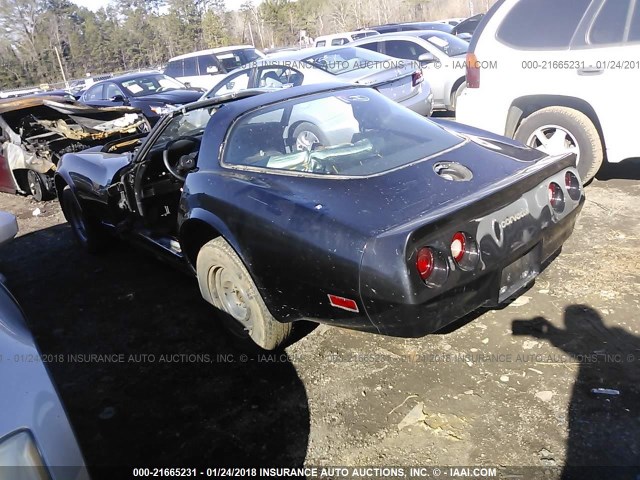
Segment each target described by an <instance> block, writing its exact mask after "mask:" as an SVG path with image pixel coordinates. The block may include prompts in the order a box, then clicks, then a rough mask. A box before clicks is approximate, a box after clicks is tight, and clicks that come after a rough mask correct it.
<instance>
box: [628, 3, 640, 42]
mask: <svg viewBox="0 0 640 480" xmlns="http://www.w3.org/2000/svg"><path fill="white" fill-rule="evenodd" d="M628 41H629V42H640V2H636V8H635V10H634V12H633V17H631V30H630V31H629V39H628Z"/></svg>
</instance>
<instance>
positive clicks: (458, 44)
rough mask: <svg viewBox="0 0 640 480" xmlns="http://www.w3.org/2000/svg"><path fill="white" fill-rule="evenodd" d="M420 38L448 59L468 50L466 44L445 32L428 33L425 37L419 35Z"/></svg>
mask: <svg viewBox="0 0 640 480" xmlns="http://www.w3.org/2000/svg"><path fill="white" fill-rule="evenodd" d="M420 38H422V39H423V40H426V41H427V42H429V43H430V44H431V45H433V46H434V47H436V48H437V49H438V50H440V51H441V52H442V53H444V54H445V55H447V56H449V57H455V56H456V55H462V54H465V53H467V50H468V49H469V44H468V43H467V42H465V41H464V40H462V39H460V38H458V37H455V36H453V35H449V34H448V33H445V32H430V33H428V34H427V35H421V36H420Z"/></svg>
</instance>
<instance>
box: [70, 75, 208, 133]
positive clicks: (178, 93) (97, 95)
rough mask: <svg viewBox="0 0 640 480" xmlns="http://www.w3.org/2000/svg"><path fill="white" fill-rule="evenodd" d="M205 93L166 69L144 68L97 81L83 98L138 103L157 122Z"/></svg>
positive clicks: (99, 102)
mask: <svg viewBox="0 0 640 480" xmlns="http://www.w3.org/2000/svg"><path fill="white" fill-rule="evenodd" d="M202 93H203V91H202V90H199V89H190V88H187V87H186V86H185V85H184V84H182V83H180V82H179V81H178V80H176V79H175V78H171V77H168V76H167V75H164V74H162V73H158V72H146V73H144V72H143V73H131V74H128V75H122V76H120V77H114V78H109V79H108V80H103V81H101V82H97V83H95V84H93V85H92V86H91V87H89V88H88V89H87V90H86V91H85V92H84V93H83V94H82V96H81V97H80V101H81V102H82V103H85V104H87V105H91V106H93V107H107V106H111V107H113V106H119V105H127V106H130V107H135V108H137V109H139V110H140V111H142V113H143V114H144V115H145V116H146V117H147V119H148V120H149V123H151V125H154V124H155V123H156V122H157V121H158V119H159V118H160V117H161V116H162V115H164V114H165V113H168V112H170V111H171V110H173V109H174V108H176V107H180V106H182V105H185V104H187V103H191V102H195V101H196V100H198V99H199V98H200V96H201V95H202Z"/></svg>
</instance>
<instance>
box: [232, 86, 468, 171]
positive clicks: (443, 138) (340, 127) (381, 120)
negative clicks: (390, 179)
mask: <svg viewBox="0 0 640 480" xmlns="http://www.w3.org/2000/svg"><path fill="white" fill-rule="evenodd" d="M460 143H462V139H461V138H460V137H457V136H455V135H453V134H451V133H448V132H446V131H445V130H444V129H442V128H441V127H439V126H437V125H436V124H434V123H433V122H431V121H429V120H427V119H426V118H424V117H422V116H420V115H418V114H416V113H414V112H412V111H410V110H408V109H406V108H404V107H402V106H400V105H398V104H397V103H395V102H393V101H391V100H389V99H387V98H386V97H384V96H383V95H381V94H379V93H377V92H375V91H372V90H369V89H350V90H343V91H341V92H324V93H321V94H316V95H311V96H305V97H301V98H296V99H290V100H286V101H284V102H281V103H279V104H276V105H270V106H266V107H262V108H259V109H257V110H253V111H252V112H250V113H248V114H246V115H244V116H243V117H241V118H240V120H238V121H237V122H236V123H235V125H234V127H233V128H232V130H231V132H230V133H229V135H228V137H227V140H226V142H225V145H226V147H225V150H224V154H223V163H224V164H226V165H235V166H241V167H243V168H258V169H263V170H264V171H266V172H269V171H273V172H281V173H285V172H289V173H298V174H300V173H303V174H314V175H320V176H328V177H331V176H368V175H375V174H378V173H382V172H385V171H387V170H391V169H395V168H398V167H402V166H405V165H408V164H410V163H413V162H415V161H418V160H421V159H423V158H425V157H429V156H431V155H434V154H436V153H439V152H441V151H443V150H446V149H449V148H451V147H454V146H456V145H458V144H460Z"/></svg>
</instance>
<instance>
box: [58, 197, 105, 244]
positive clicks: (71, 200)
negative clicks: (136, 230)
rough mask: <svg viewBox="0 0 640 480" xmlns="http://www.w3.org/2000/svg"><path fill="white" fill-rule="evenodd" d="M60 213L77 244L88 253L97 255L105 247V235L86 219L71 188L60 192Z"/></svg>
mask: <svg viewBox="0 0 640 480" xmlns="http://www.w3.org/2000/svg"><path fill="white" fill-rule="evenodd" d="M62 211H63V213H64V216H65V218H66V219H67V221H68V222H69V224H70V225H71V231H72V232H73V236H74V237H75V239H76V241H77V242H78V244H79V245H80V246H81V247H82V248H83V249H85V250H86V251H87V252H89V253H97V252H99V251H101V250H103V249H104V247H105V246H106V233H105V232H104V231H103V229H102V228H101V227H100V225H99V224H98V223H97V222H95V221H93V220H91V219H90V218H88V217H87V216H86V215H85V213H84V212H83V211H82V208H81V207H80V203H79V202H78V199H77V198H76V196H75V194H74V193H73V191H72V190H71V188H70V187H69V186H68V185H67V186H65V187H64V190H62Z"/></svg>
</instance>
